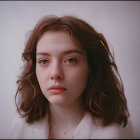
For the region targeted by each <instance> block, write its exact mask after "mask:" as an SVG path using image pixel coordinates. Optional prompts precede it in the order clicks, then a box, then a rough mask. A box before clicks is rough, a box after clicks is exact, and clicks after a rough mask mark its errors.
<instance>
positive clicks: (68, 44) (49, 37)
mask: <svg viewBox="0 0 140 140" xmlns="http://www.w3.org/2000/svg"><path fill="white" fill-rule="evenodd" d="M54 50H55V52H61V51H67V50H79V51H81V52H84V49H83V48H82V47H81V46H80V45H78V44H77V43H75V41H73V39H72V38H71V37H70V34H69V33H67V32H64V31H47V32H46V33H44V34H43V36H42V37H41V38H40V40H39V41H38V43H37V52H40V51H41V52H42V51H43V52H51V51H54Z"/></svg>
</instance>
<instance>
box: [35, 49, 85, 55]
mask: <svg viewBox="0 0 140 140" xmlns="http://www.w3.org/2000/svg"><path fill="white" fill-rule="evenodd" d="M70 53H78V54H80V55H83V54H82V52H81V51H79V50H68V51H64V52H63V53H62V54H63V55H65V54H70ZM36 55H45V56H50V54H49V53H47V52H38V53H36Z"/></svg>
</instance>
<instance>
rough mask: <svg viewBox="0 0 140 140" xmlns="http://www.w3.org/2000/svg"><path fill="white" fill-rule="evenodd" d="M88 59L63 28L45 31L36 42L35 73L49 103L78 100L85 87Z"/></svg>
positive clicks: (70, 102) (68, 102) (63, 103)
mask: <svg viewBox="0 0 140 140" xmlns="http://www.w3.org/2000/svg"><path fill="white" fill-rule="evenodd" d="M88 71H89V68H88V62H87V57H86V53H85V51H84V49H83V48H81V47H79V46H76V44H75V43H74V42H73V41H72V39H71V38H70V36H69V34H68V33H66V32H63V31H55V32H51V31H48V32H46V33H45V34H44V35H43V36H42V37H41V39H40V40H39V41H38V43H37V50H36V75H37V79H38V82H39V85H40V88H41V90H42V93H43V94H44V96H45V97H46V98H47V99H48V101H49V102H50V103H51V104H57V105H70V104H73V103H74V102H78V100H79V99H80V98H79V97H80V95H81V94H82V93H83V91H84V89H85V88H86V84H87V79H88Z"/></svg>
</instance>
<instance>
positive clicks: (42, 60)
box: [39, 59, 49, 65]
mask: <svg viewBox="0 0 140 140" xmlns="http://www.w3.org/2000/svg"><path fill="white" fill-rule="evenodd" d="M44 61H46V63H48V62H49V61H48V60H47V59H41V60H39V63H40V64H43V65H45V64H46V63H45V64H44Z"/></svg>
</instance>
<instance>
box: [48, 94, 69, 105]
mask: <svg viewBox="0 0 140 140" xmlns="http://www.w3.org/2000/svg"><path fill="white" fill-rule="evenodd" d="M48 101H49V103H51V104H54V105H67V103H68V102H67V100H66V98H64V97H62V96H58V95H55V96H52V97H50V98H49V99H48Z"/></svg>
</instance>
